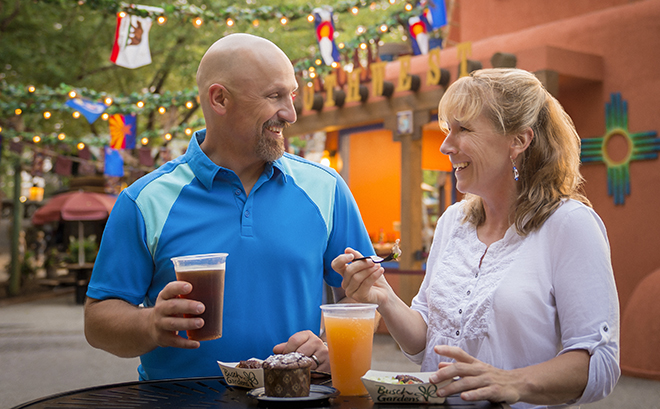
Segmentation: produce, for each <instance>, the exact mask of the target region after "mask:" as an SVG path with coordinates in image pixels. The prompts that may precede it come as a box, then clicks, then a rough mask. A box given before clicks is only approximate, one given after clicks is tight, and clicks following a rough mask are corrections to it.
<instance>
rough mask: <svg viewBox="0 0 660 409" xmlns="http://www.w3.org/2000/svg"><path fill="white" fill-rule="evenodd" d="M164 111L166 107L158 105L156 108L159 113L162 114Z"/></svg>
mask: <svg viewBox="0 0 660 409" xmlns="http://www.w3.org/2000/svg"><path fill="white" fill-rule="evenodd" d="M165 112H167V109H165V107H159V108H158V113H159V114H161V115H163V114H164V113H165Z"/></svg>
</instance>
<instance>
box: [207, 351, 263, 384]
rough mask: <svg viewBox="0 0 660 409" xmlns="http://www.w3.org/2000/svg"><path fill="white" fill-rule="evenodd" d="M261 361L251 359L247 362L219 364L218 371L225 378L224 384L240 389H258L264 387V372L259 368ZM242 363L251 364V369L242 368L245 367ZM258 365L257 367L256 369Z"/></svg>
mask: <svg viewBox="0 0 660 409" xmlns="http://www.w3.org/2000/svg"><path fill="white" fill-rule="evenodd" d="M262 362H263V361H262V360H261V359H256V358H251V359H248V360H247V361H241V362H220V361H218V365H219V366H220V370H221V371H222V375H223V376H224V377H225V382H227V384H229V385H231V386H238V387H240V388H248V389H253V388H260V387H262V386H264V370H263V369H262V368H261V363H262ZM244 363H247V364H248V365H249V364H250V363H253V364H254V365H252V366H254V367H253V368H249V367H248V368H242V367H241V366H245V364H244ZM257 363H258V365H259V367H258V368H257V367H256V364H257Z"/></svg>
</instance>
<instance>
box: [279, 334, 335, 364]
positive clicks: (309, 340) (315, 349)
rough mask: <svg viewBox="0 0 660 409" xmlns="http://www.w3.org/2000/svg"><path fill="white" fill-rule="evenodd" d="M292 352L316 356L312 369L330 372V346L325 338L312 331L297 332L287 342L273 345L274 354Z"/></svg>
mask: <svg viewBox="0 0 660 409" xmlns="http://www.w3.org/2000/svg"><path fill="white" fill-rule="evenodd" d="M290 352H300V353H301V354H303V355H305V356H309V357H311V358H312V359H314V358H316V359H315V360H314V361H315V364H314V365H313V366H312V369H313V370H316V371H322V372H330V360H329V357H328V347H327V346H326V345H325V343H324V342H323V340H322V339H321V338H319V337H317V336H316V334H314V333H313V332H312V331H300V332H296V333H295V334H293V335H292V336H291V338H289V340H288V341H287V342H283V343H281V344H277V345H275V346H274V347H273V353H274V354H288V353H290ZM316 361H318V362H316Z"/></svg>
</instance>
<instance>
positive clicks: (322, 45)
mask: <svg viewBox="0 0 660 409" xmlns="http://www.w3.org/2000/svg"><path fill="white" fill-rule="evenodd" d="M312 13H313V14H314V27H315V28H316V41H318V43H319V51H320V52H321V57H323V62H325V65H332V63H333V62H335V61H339V57H340V56H339V49H338V48H337V45H336V44H335V26H334V22H333V21H332V8H331V7H329V6H323V7H317V8H315V9H314V10H312Z"/></svg>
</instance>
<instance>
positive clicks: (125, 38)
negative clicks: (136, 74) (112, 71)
mask: <svg viewBox="0 0 660 409" xmlns="http://www.w3.org/2000/svg"><path fill="white" fill-rule="evenodd" d="M135 8H137V9H138V10H147V11H151V12H154V13H162V12H163V11H164V10H163V9H162V8H160V7H150V6H142V5H137V6H135ZM149 29H151V18H150V17H140V16H134V15H130V14H125V15H124V17H120V16H119V14H117V30H116V31H115V43H114V45H113V46H112V55H110V61H112V62H113V63H115V64H117V65H119V66H121V67H125V68H138V67H142V66H144V65H149V64H151V51H150V50H149Z"/></svg>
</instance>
